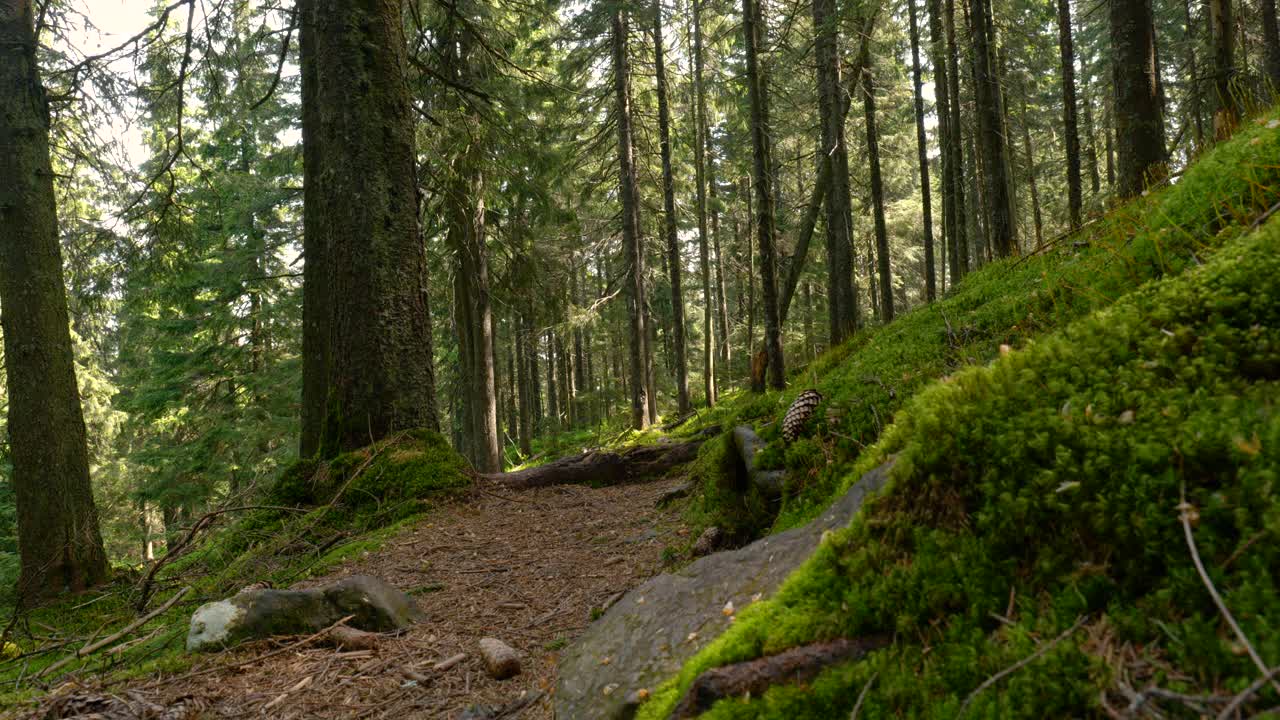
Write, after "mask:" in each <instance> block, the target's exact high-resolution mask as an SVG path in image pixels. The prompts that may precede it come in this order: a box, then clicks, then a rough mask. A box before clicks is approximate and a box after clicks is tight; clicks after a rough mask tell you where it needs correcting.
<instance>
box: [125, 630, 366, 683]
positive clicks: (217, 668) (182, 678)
mask: <svg viewBox="0 0 1280 720" xmlns="http://www.w3.org/2000/svg"><path fill="white" fill-rule="evenodd" d="M353 617H355V615H348V616H346V617H344V618H342V619H341V620H339V621H337V622H336V623H334V624H332V625H330V626H329V627H327V628H325V629H323V630H321V631H320V632H317V633H313V634H311V635H308V636H306V637H304V638H302V639H301V640H298V641H297V642H292V643H289V644H288V645H285V646H284V647H281V648H277V649H275V650H272V651H271V652H269V653H266V654H263V655H258V656H257V657H251V658H249V659H248V660H244V661H242V662H238V663H233V664H231V665H213V666H212V667H207V668H204V669H202V670H196V671H193V672H189V673H186V674H185V675H175V676H173V677H171V678H163V679H160V680H155V681H153V682H150V683H148V684H146V685H144V686H142V687H141V688H138V689H139V690H152V689H155V688H158V687H163V686H164V685H168V684H170V683H175V682H186V681H187V680H190V679H192V678H197V677H200V676H202V675H209V674H212V673H215V672H224V671H226V670H235V669H238V668H242V667H247V666H249V665H257V664H260V663H261V662H262V661H264V660H266V659H267V658H272V657H275V656H277V655H282V654H284V653H287V652H292V651H294V650H297V649H298V648H300V647H303V646H304V645H307V644H310V643H312V642H315V641H316V640H319V639H320V638H323V637H326V636H328V635H329V633H331V632H333V630H334V628H337V627H341V626H343V625H346V624H347V621H349V620H351V618H353Z"/></svg>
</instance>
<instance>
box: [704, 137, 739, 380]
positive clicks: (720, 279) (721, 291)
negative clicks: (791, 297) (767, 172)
mask: <svg viewBox="0 0 1280 720" xmlns="http://www.w3.org/2000/svg"><path fill="white" fill-rule="evenodd" d="M703 134H704V135H705V136H706V137H707V140H708V147H707V152H708V155H707V196H708V198H709V199H710V200H711V250H712V252H713V253H714V255H713V256H712V258H711V266H712V268H713V269H714V270H715V275H716V277H715V292H716V348H717V349H718V350H719V351H720V364H719V368H720V370H719V372H720V373H722V374H723V373H725V372H726V371H728V370H729V363H730V362H731V361H732V360H733V353H732V352H731V350H730V347H729V300H728V297H727V296H726V293H725V283H724V257H723V256H722V255H721V254H720V202H719V200H718V199H717V193H718V191H717V190H716V156H715V153H714V151H713V150H712V148H711V145H710V135H709V134H708V133H707V132H706V127H705V125H704V127H703ZM716 385H717V387H718V386H719V382H717V383H716Z"/></svg>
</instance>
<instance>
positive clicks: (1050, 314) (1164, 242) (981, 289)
mask: <svg viewBox="0 0 1280 720" xmlns="http://www.w3.org/2000/svg"><path fill="white" fill-rule="evenodd" d="M1277 125H1280V111H1277V110H1273V111H1272V112H1271V113H1270V114H1269V115H1268V116H1265V117H1263V118H1261V119H1259V120H1257V121H1251V122H1249V123H1248V124H1247V125H1246V127H1245V128H1243V129H1242V130H1241V132H1240V133H1238V134H1237V136H1236V137H1235V138H1234V139H1233V140H1232V141H1231V142H1228V143H1224V144H1222V145H1220V146H1218V147H1217V148H1215V149H1214V150H1212V151H1211V152H1209V153H1207V154H1206V155H1205V156H1204V157H1202V158H1201V159H1200V160H1199V161H1197V162H1196V163H1195V165H1193V166H1192V167H1191V168H1189V169H1188V170H1187V172H1186V173H1184V174H1183V176H1181V177H1180V178H1178V180H1177V182H1176V184H1174V185H1172V186H1170V187H1166V188H1164V189H1162V190H1159V191H1155V192H1152V193H1151V194H1150V195H1149V196H1147V197H1143V198H1139V199H1137V200H1135V201H1134V202H1131V203H1129V204H1126V205H1124V206H1122V207H1120V208H1117V209H1115V210H1113V211H1112V212H1111V213H1110V214H1108V215H1107V216H1105V217H1103V218H1100V219H1098V220H1096V221H1094V222H1092V223H1090V224H1089V225H1087V226H1086V227H1085V229H1084V230H1083V231H1082V232H1081V233H1078V234H1077V235H1074V236H1071V237H1067V238H1060V239H1058V240H1057V241H1055V242H1056V247H1054V248H1053V249H1051V250H1049V251H1046V252H1044V253H1041V254H1036V255H1032V256H1029V257H1024V258H1020V259H1016V260H1009V261H1004V262H999V263H994V264H992V265H989V266H987V267H985V268H983V269H982V270H980V271H978V272H975V273H972V274H971V275H970V276H968V277H967V278H966V279H965V280H964V281H963V282H962V283H960V284H959V285H958V286H957V287H956V288H954V290H952V291H951V292H950V293H949V294H948V296H947V297H946V298H944V299H943V300H941V301H940V302H937V303H934V304H932V305H929V306H925V307H921V308H917V309H915V310H913V311H911V312H909V313H907V314H905V315H903V316H902V317H900V318H898V319H897V320H896V321H895V322H893V323H892V324H890V325H888V326H886V327H881V328H873V329H869V330H866V331H864V332H862V333H860V334H859V335H858V336H856V337H855V338H854V339H853V340H851V341H850V342H848V343H845V344H844V345H841V346H839V347H837V348H833V349H832V350H830V351H828V352H827V353H826V354H824V355H823V356H822V357H819V358H818V359H817V360H816V361H815V362H814V363H813V364H812V365H810V366H809V367H808V368H804V369H802V370H800V371H798V372H797V373H796V374H795V376H794V377H792V380H791V388H790V389H789V390H787V391H784V392H781V393H775V392H771V393H768V394H765V395H759V396H754V395H738V396H736V397H732V398H729V399H728V401H727V402H724V403H722V404H721V405H720V406H718V407H717V408H716V409H715V410H713V411H712V412H711V413H707V414H704V416H703V417H702V419H701V420H700V422H699V423H697V424H696V425H691V426H689V427H688V428H686V430H687V431H694V430H697V429H699V428H701V427H704V426H706V425H709V424H714V423H720V424H722V425H724V427H726V428H728V427H730V426H731V425H732V424H734V423H736V422H753V423H755V424H756V425H757V428H758V429H759V430H760V432H761V435H762V436H763V437H764V438H765V439H766V440H776V439H778V438H779V437H780V428H779V427H778V424H777V423H774V424H772V425H765V424H764V423H767V422H771V421H773V420H775V419H776V418H778V417H780V416H781V414H782V412H783V411H784V410H785V409H786V406H787V405H788V404H789V403H790V402H791V400H792V399H794V397H795V395H796V394H798V393H799V392H800V391H801V390H804V389H806V388H809V387H815V388H817V389H818V390H820V391H821V392H822V393H823V395H824V396H825V397H826V398H827V399H828V400H827V402H826V403H825V404H824V405H823V406H822V407H821V409H820V412H819V413H818V417H817V418H816V419H815V420H814V421H813V425H812V427H811V429H812V432H811V433H809V435H808V439H803V440H801V441H800V442H797V443H794V444H792V445H791V446H790V447H789V448H787V449H785V450H784V449H783V448H782V444H781V443H774V444H773V446H772V447H771V448H770V449H769V450H766V452H765V453H764V455H763V456H762V457H761V462H762V463H763V464H764V466H766V467H787V468H789V469H791V471H792V472H791V473H790V487H789V491H788V493H787V494H786V497H785V498H784V501H783V504H782V506H781V508H780V509H779V508H774V509H773V513H776V520H775V519H774V516H773V515H772V514H770V515H768V516H762V515H761V513H760V512H759V509H758V508H743V507H734V506H732V505H731V504H729V505H726V504H725V503H731V502H732V501H734V499H735V497H736V496H734V495H733V494H730V495H729V496H724V495H723V494H721V493H717V492H716V491H715V490H714V489H711V490H710V491H709V495H708V497H707V498H706V501H705V502H704V503H703V504H702V507H701V508H700V509H701V510H702V511H703V513H704V515H705V516H706V522H708V523H715V524H721V525H735V524H739V525H740V524H744V523H748V524H749V523H750V522H759V521H761V520H764V521H765V522H766V527H767V525H768V523H769V522H772V530H773V531H777V530H781V529H786V528H788V527H794V526H796V525H798V524H801V523H803V522H806V521H808V520H809V519H811V518H812V517H813V516H814V515H815V514H816V513H817V512H819V511H820V510H821V509H822V508H823V507H825V506H826V505H827V504H829V503H830V502H831V500H832V499H833V498H834V497H835V494H836V493H837V492H838V491H839V490H841V489H842V488H843V487H845V486H846V484H847V475H848V473H849V471H850V468H851V465H852V462H853V461H854V460H856V458H858V457H859V456H860V454H861V453H862V452H863V450H864V449H865V448H867V447H869V446H871V445H873V444H874V443H875V442H876V440H877V439H878V438H879V436H880V434H881V432H883V431H884V429H885V428H886V427H888V426H889V425H890V424H892V422H893V420H894V417H895V415H896V413H897V412H898V410H899V409H900V408H901V407H902V405H903V403H905V402H907V401H908V400H909V399H910V398H912V397H913V396H914V395H915V394H916V393H918V392H919V391H920V390H921V389H922V388H924V387H925V386H927V385H928V384H929V383H931V382H933V381H936V380H937V379H939V378H942V377H944V376H946V375H948V374H950V373H952V372H955V371H957V370H960V369H962V368H964V367H968V366H971V365H974V364H981V363H986V362H988V361H990V360H992V359H993V358H995V357H996V356H997V355H998V354H999V352H1000V349H1001V346H1005V345H1007V346H1010V347H1013V348H1018V347H1020V346H1021V345H1022V344H1024V343H1025V342H1027V341H1028V340H1029V339H1031V338H1035V337H1037V336H1039V335H1041V334H1043V333H1045V332H1049V331H1052V330H1055V329H1057V328H1060V327H1062V326H1063V325H1065V324H1066V323H1068V322H1070V321H1072V320H1074V319H1077V318H1080V317H1083V316H1084V315H1087V314H1088V313H1090V312H1093V311H1095V310H1097V309H1099V308H1103V307H1106V306H1108V305H1110V304H1111V303H1112V302H1114V301H1115V300H1116V299H1117V298H1119V297H1121V296H1123V295H1124V294H1125V293H1128V292H1130V291H1132V290H1134V289H1135V288H1137V287H1139V286H1141V285H1142V284H1144V283H1146V282H1149V281H1152V280H1158V279H1160V278H1164V277H1169V276H1173V275H1177V274H1178V273H1180V272H1182V271H1183V270H1185V269H1186V268H1188V267H1193V266H1195V265H1197V264H1199V263H1202V262H1205V261H1207V260H1208V258H1209V257H1211V256H1212V254H1213V253H1214V252H1215V251H1216V249H1217V248H1219V247H1221V245H1222V243H1223V242H1225V241H1226V240H1227V239H1229V238H1231V237H1234V236H1236V235H1238V234H1239V233H1240V232H1242V230H1243V229H1244V228H1245V227H1247V226H1248V224H1249V223H1250V222H1251V221H1252V220H1253V219H1254V218H1256V217H1258V216H1259V215H1260V214H1261V213H1263V212H1264V211H1265V210H1266V209H1267V208H1269V207H1271V206H1272V205H1273V204H1274V203H1275V202H1276V201H1277V200H1280V164H1278V163H1277V162H1276V158H1278V157H1280V130H1278V129H1277ZM708 445H709V446H712V444H710V443H709V444H708ZM713 451H714V446H712V447H709V448H708V451H707V452H713ZM717 467H719V466H718V465H717V463H715V462H712V463H709V466H708V467H707V468H705V469H704V471H702V472H700V473H699V475H700V476H701V477H704V478H709V479H714V478H716V477H718V473H717V471H716V468H717ZM706 485H707V487H709V488H710V487H711V485H712V484H711V483H707V484H706ZM744 513H745V514H746V517H744Z"/></svg>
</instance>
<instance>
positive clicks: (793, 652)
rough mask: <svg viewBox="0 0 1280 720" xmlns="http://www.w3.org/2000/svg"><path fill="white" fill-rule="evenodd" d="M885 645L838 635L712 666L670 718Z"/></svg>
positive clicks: (876, 639)
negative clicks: (775, 652) (810, 643)
mask: <svg viewBox="0 0 1280 720" xmlns="http://www.w3.org/2000/svg"><path fill="white" fill-rule="evenodd" d="M888 644H889V638H888V636H885V635H873V636H871V637H867V638H858V639H855V640H850V639H848V638H840V639H838V640H831V641H829V642H820V643H814V644H812V645H804V646H802V647H797V648H791V649H790V650H784V651H783V652H780V653H778V654H777V655H769V656H767V657H762V658H759V659H756V660H748V661H746V662H740V663H734V664H733V665H725V666H724V667H718V668H712V669H710V670H707V671H706V672H704V673H702V674H701V675H699V676H698V678H697V679H696V680H694V681H693V684H692V685H690V686H689V690H688V691H687V692H685V694H684V697H682V698H681V699H680V703H679V704H678V705H676V708H675V710H673V711H672V712H671V717H670V720H686V719H687V718H694V717H697V716H699V715H701V714H702V713H704V712H706V711H707V710H710V709H711V706H712V705H714V704H715V703H716V702H717V701H719V700H724V699H725V698H734V697H743V696H745V695H748V694H750V695H751V696H753V697H759V696H760V695H762V694H764V691H765V690H768V689H769V688H770V687H772V686H774V685H780V684H783V683H791V684H794V683H803V682H808V681H810V680H812V679H814V678H815V677H817V676H818V674H819V673H821V672H822V671H823V670H825V669H826V668H828V667H830V666H832V665H835V664H837V663H842V662H848V661H850V660H858V659H860V658H862V657H863V656H865V655H866V654H867V653H869V652H871V651H873V650H879V649H880V648H883V647H886V646H887V645H888Z"/></svg>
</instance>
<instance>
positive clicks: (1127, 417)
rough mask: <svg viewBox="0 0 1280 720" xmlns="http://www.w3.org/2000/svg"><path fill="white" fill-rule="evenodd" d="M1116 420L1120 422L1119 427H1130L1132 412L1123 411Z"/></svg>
mask: <svg viewBox="0 0 1280 720" xmlns="http://www.w3.org/2000/svg"><path fill="white" fill-rule="evenodd" d="M1117 420H1118V421H1119V422H1120V424H1121V425H1132V424H1133V411H1132V410H1125V411H1124V412H1122V413H1120V417H1119V418H1117Z"/></svg>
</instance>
